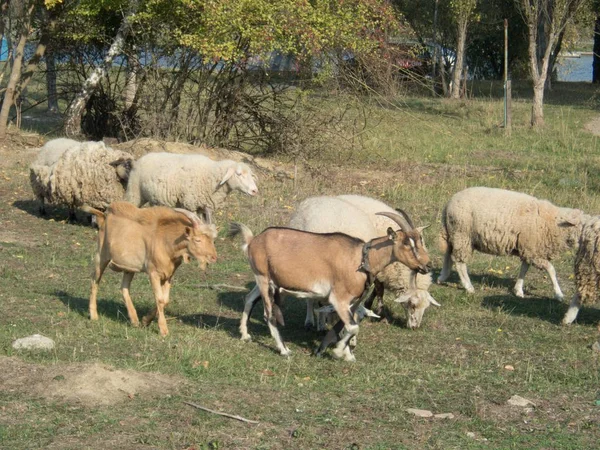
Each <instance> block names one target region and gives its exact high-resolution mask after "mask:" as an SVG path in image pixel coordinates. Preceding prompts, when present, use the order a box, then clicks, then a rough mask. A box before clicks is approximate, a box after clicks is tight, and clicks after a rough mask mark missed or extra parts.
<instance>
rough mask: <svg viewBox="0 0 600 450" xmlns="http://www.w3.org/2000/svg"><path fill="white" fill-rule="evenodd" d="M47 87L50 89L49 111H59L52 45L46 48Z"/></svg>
mask: <svg viewBox="0 0 600 450" xmlns="http://www.w3.org/2000/svg"><path fill="white" fill-rule="evenodd" d="M46 89H47V91H48V111H49V112H58V95H57V94H56V60H55V58H54V51H52V47H51V46H50V47H48V48H47V49H46Z"/></svg>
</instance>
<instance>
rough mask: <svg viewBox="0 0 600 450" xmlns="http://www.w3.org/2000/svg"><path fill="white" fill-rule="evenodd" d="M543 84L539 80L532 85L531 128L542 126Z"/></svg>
mask: <svg viewBox="0 0 600 450" xmlns="http://www.w3.org/2000/svg"><path fill="white" fill-rule="evenodd" d="M544 78H546V77H544ZM544 81H545V80H544ZM544 84H545V83H544V82H543V81H541V80H540V82H538V83H536V84H534V85H533V106H532V108H531V126H532V127H541V126H543V125H544Z"/></svg>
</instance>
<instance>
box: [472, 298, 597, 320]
mask: <svg viewBox="0 0 600 450" xmlns="http://www.w3.org/2000/svg"><path fill="white" fill-rule="evenodd" d="M481 305H482V306H483V307H484V308H488V309H491V310H497V309H501V310H503V311H506V312H507V313H508V314H510V315H514V316H525V317H535V318H539V319H542V320H545V321H547V322H550V323H553V324H555V325H559V324H560V323H561V321H562V318H563V316H564V315H565V312H566V311H567V307H568V305H567V304H565V303H563V302H561V301H559V300H556V299H554V298H547V297H525V298H519V297H516V296H514V295H492V296H488V297H485V298H484V299H483V301H482V302H481ZM577 323H579V324H581V325H596V324H598V323H600V310H598V309H595V308H587V307H583V308H581V310H580V311H579V314H578V316H577Z"/></svg>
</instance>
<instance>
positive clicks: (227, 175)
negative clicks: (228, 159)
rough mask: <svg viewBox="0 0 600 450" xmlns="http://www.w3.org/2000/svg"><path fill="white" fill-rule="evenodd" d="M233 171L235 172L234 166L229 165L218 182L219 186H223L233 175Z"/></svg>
mask: <svg viewBox="0 0 600 450" xmlns="http://www.w3.org/2000/svg"><path fill="white" fill-rule="evenodd" d="M234 173H235V167H230V168H229V169H227V172H225V176H224V177H223V179H222V180H221V182H220V183H219V186H223V185H224V184H225V183H227V180H229V179H230V178H231V177H232V176H233V174H234Z"/></svg>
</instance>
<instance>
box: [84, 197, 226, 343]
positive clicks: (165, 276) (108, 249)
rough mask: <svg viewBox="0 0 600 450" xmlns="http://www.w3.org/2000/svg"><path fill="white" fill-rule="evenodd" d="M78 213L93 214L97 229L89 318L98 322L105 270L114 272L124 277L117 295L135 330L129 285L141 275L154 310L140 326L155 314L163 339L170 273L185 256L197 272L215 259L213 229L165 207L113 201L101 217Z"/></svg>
mask: <svg viewBox="0 0 600 450" xmlns="http://www.w3.org/2000/svg"><path fill="white" fill-rule="evenodd" d="M82 209H83V210H84V211H86V212H89V213H91V214H94V215H95V216H96V217H97V219H98V226H99V227H100V231H99V232H98V250H97V252H96V256H95V258H94V262H95V265H94V271H93V272H92V292H91V294H90V305H89V307H90V319H92V320H97V319H98V311H97V308H96V298H97V294H98V284H99V283H100V279H101V278H102V274H103V273H104V270H105V269H106V267H107V266H109V267H110V268H111V269H113V270H114V271H116V272H123V281H122V283H121V293H122V295H123V300H125V305H126V307H127V314H128V315H129V320H131V323H132V324H133V326H139V320H138V316H137V312H136V310H135V307H134V306H133V302H132V301H131V297H130V296H129V286H130V285H131V280H133V276H134V275H135V274H136V273H138V272H146V273H147V274H148V276H149V278H150V283H151V285H152V290H153V291H154V298H155V300H156V308H154V309H153V310H152V311H151V312H150V314H148V315H147V316H145V317H144V318H143V319H142V323H143V324H144V325H145V326H147V325H148V324H150V322H152V320H153V319H154V318H155V317H156V314H157V313H158V327H159V329H160V334H161V335H162V336H166V335H167V334H168V333H169V330H168V329H167V321H166V319H165V314H164V309H165V306H167V304H168V303H169V291H170V289H171V279H172V278H173V274H174V273H175V271H176V270H177V268H178V267H179V266H180V265H181V263H182V262H186V263H187V262H189V259H190V257H194V258H196V259H197V260H198V263H199V265H200V268H201V269H202V270H204V269H205V268H206V264H207V263H213V262H215V261H216V260H217V250H216V249H215V244H214V239H215V238H216V237H217V230H216V228H215V226H214V225H207V224H204V223H202V222H201V221H200V219H199V218H198V216H196V214H194V213H191V212H189V211H187V210H185V209H171V208H167V207H164V206H156V207H153V208H144V209H140V208H136V207H135V206H133V205H132V204H131V203H127V202H114V203H111V205H110V206H109V207H108V209H107V210H106V213H103V212H101V211H98V210H97V209H94V208H90V207H83V208H82Z"/></svg>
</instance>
